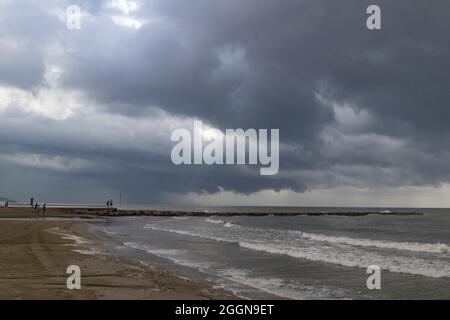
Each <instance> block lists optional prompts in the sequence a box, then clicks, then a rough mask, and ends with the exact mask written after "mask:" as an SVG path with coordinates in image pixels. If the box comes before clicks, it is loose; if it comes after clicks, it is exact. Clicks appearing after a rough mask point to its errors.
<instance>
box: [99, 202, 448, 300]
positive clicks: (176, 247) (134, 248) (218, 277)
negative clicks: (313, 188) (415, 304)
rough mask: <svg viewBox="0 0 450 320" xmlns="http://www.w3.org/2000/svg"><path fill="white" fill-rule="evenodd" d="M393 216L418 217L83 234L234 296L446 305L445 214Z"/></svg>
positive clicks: (150, 222)
mask: <svg viewBox="0 0 450 320" xmlns="http://www.w3.org/2000/svg"><path fill="white" fill-rule="evenodd" d="M230 209H231V208H222V209H218V208H207V209H205V208H203V209H202V210H204V211H206V210H207V211H209V212H213V211H214V210H216V211H226V212H229V211H230ZM199 210H200V209H199ZM233 210H237V211H238V210H239V212H242V211H245V210H248V211H250V212H255V210H265V211H266V212H271V210H272V211H275V210H280V211H286V210H299V211H303V212H306V211H311V210H312V208H296V209H293V208H289V209H286V208H283V209H275V208H248V207H244V208H234V209H233ZM314 210H315V211H314V212H325V211H327V212H330V211H339V212H343V211H366V209H364V210H361V209H345V208H314ZM378 210H381V209H378ZM383 210H384V209H383ZM389 210H394V209H389ZM370 211H376V210H375V209H373V210H372V209H371V210H370ZM396 211H398V210H397V209H396ZM403 211H415V212H423V213H424V215H422V216H393V215H368V216H361V217H346V216H294V217H278V216H263V217H251V216H235V217H219V216H213V217H167V218H162V217H132V218H111V219H106V220H105V221H103V222H97V223H93V224H92V229H93V230H94V231H95V232H97V233H99V234H101V235H102V236H103V237H105V238H107V239H109V240H110V241H109V245H108V246H109V249H110V250H113V251H114V252H115V253H116V254H119V255H124V256H127V257H130V258H133V259H137V260H140V261H142V262H146V263H152V264H157V265H160V266H162V267H164V268H166V269H168V270H171V271H173V272H175V273H177V274H180V275H181V276H186V277H190V278H194V279H206V280H207V281H209V282H211V283H212V284H213V285H214V286H217V287H223V288H226V289H228V290H231V291H233V292H234V293H235V294H236V295H238V296H240V297H242V298H248V299H252V298H260V299H264V298H287V299H450V210H449V209H404V210H403ZM385 212H388V211H385ZM370 265H377V266H379V267H380V269H381V289H380V290H369V289H368V288H367V285H366V281H367V278H368V277H369V276H370V274H368V273H367V267H368V266H370Z"/></svg>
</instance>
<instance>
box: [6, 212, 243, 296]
mask: <svg viewBox="0 0 450 320" xmlns="http://www.w3.org/2000/svg"><path fill="white" fill-rule="evenodd" d="M0 216H3V215H0ZM104 241H105V239H103V238H101V237H100V236H98V235H96V234H95V233H92V232H90V231H88V226H87V224H86V223H85V222H83V221H80V220H76V221H75V220H65V221H62V220H51V219H39V218H37V219H13V218H8V219H0V256H1V257H2V259H1V261H0V299H45V300H48V299H94V300H95V299H171V300H180V299H192V300H202V299H237V297H236V296H234V295H233V294H232V293H230V292H228V291H225V290H223V289H216V288H213V287H212V286H211V285H210V284H209V283H207V282H206V281H205V282H203V281H196V280H191V279H185V278H181V277H179V276H177V275H176V274H172V273H169V272H167V271H166V270H161V269H159V268H156V267H154V266H152V265H147V264H143V263H140V262H139V261H135V260H131V259H128V258H125V257H122V256H120V257H119V256H117V255H114V254H112V253H111V252H108V251H99V250H98V247H99V246H100V244H101V243H102V242H104ZM73 264H74V265H78V266H79V267H80V269H81V290H69V289H67V287H66V281H67V278H68V277H69V276H70V275H69V274H66V269H67V267H68V266H69V265H73Z"/></svg>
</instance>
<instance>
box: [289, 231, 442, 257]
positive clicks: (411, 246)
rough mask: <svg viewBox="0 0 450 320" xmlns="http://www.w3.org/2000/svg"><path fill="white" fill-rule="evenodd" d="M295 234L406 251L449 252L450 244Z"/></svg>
mask: <svg viewBox="0 0 450 320" xmlns="http://www.w3.org/2000/svg"><path fill="white" fill-rule="evenodd" d="M297 234H298V235H299V236H301V237H302V238H305V239H308V240H313V241H323V242H329V243H344V244H348V245H353V246H362V247H377V248H383V249H396V250H407V251H414V252H427V253H450V246H448V245H447V244H444V243H419V242H397V241H386V240H372V239H359V238H348V237H334V236H327V235H323V234H314V233H306V232H301V231H299V232H297Z"/></svg>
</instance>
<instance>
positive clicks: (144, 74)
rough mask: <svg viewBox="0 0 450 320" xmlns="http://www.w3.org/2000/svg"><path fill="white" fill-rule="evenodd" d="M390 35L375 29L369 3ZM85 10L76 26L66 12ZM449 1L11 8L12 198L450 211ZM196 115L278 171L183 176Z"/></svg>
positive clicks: (7, 156)
mask: <svg viewBox="0 0 450 320" xmlns="http://www.w3.org/2000/svg"><path fill="white" fill-rule="evenodd" d="M371 4H377V5H379V6H380V8H381V14H382V28H381V30H376V31H371V30H368V29H367V28H366V19H367V14H366V8H367V7H368V6H369V5H371ZM70 5H78V6H79V7H80V8H81V12H82V16H81V28H80V30H70V29H68V28H67V26H66V19H67V17H66V8H67V7H68V6H70ZM449 12H450V2H449V1H447V0H435V1H432V2H430V1H425V0H398V1H384V0H376V1H372V0H371V1H366V0H345V1H336V0H244V1H243V0H226V1H224V0H189V1H186V0H147V1H143V0H135V1H125V0H123V1H121V0H116V1H113V0H104V1H100V0H99V1H87V0H86V1H81V0H80V1H76V0H67V1H65V0H64V1H63V0H47V1H27V0H21V1H13V0H0V196H5V197H8V198H13V199H17V200H25V199H27V198H29V197H30V196H34V197H35V198H36V199H38V200H42V201H51V202H54V201H58V202H59V201H64V202H66V201H68V202H74V201H77V202H104V200H105V199H107V198H110V197H113V198H115V199H117V198H118V195H119V193H122V194H123V199H124V201H125V202H130V203H155V204H156V203H158V204H189V205H317V206H322V205H330V206H333V205H336V206H450V197H449V195H450V185H449V183H450V148H449V146H450V123H449V121H450V59H449V57H450V40H449V39H450V17H449ZM194 119H197V120H202V121H203V122H204V124H205V125H207V126H208V127H211V128H217V129H219V130H222V131H224V130H225V129H226V128H244V129H247V128H256V129H259V128H268V129H270V128H278V129H280V171H279V173H278V174H277V175H274V176H260V175H259V168H258V167H255V166H176V165H174V164H173V163H172V161H171V159H170V152H171V149H172V147H173V145H174V143H173V142H171V141H170V135H171V132H172V131H173V130H174V129H176V128H182V127H183V128H184V127H185V128H189V127H191V126H192V122H193V120H194Z"/></svg>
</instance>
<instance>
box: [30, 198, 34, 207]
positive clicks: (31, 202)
mask: <svg viewBox="0 0 450 320" xmlns="http://www.w3.org/2000/svg"><path fill="white" fill-rule="evenodd" d="M33 204H34V198H33V197H32V198H31V199H30V205H31V206H33Z"/></svg>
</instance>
